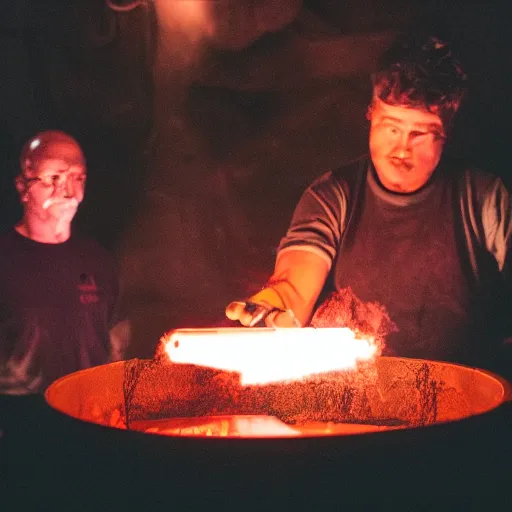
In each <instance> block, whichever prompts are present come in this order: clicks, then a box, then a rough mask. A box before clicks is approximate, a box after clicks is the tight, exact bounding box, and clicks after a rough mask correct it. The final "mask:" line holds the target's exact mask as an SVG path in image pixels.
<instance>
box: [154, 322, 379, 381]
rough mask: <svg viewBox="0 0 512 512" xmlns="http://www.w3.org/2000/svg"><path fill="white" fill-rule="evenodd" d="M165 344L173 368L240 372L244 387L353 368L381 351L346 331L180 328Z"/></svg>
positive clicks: (332, 329) (375, 345)
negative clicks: (187, 366) (189, 366)
mask: <svg viewBox="0 0 512 512" xmlns="http://www.w3.org/2000/svg"><path fill="white" fill-rule="evenodd" d="M162 342H163V344H164V349H165V352H166V353H167V355H168V356H169V359H170V360H171V361H172V362H173V363H187V364H195V365H199V366H206V367H210V368H217V369H220V370H225V371H231V372H238V373H240V375H241V383H242V384H243V385H248V384H267V383H271V382H279V381H286V380H299V379H302V378H304V377H307V376H309V375H313V374H318V373H324V372H330V371H339V370H346V369H352V368H355V367H356V364H357V362H358V361H364V360H369V359H371V358H373V357H375V356H376V355H378V348H379V347H378V344H377V343H376V342H375V341H374V340H373V339H370V338H369V339H361V338H358V337H356V335H355V333H354V332H353V331H351V330H350V329H347V328H321V329H315V328H309V327H306V328H302V329H293V328H290V329H267V328H263V329H247V328H231V329H179V330H176V331H172V332H171V333H168V334H167V335H166V336H164V337H163V338H162Z"/></svg>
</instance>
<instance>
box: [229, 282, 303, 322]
mask: <svg viewBox="0 0 512 512" xmlns="http://www.w3.org/2000/svg"><path fill="white" fill-rule="evenodd" d="M226 316H227V317H228V318H229V319H230V320H238V321H239V322H240V323H241V324H242V325H245V326H246V327H254V326H255V325H256V324H258V323H259V322H261V321H265V324H266V325H268V326H270V327H274V326H278V327H300V324H299V322H298V321H297V320H296V319H295V316H294V315H293V313H292V312H291V310H289V309H288V308H287V307H286V305H285V303H284V301H283V299H282V297H281V295H280V294H279V293H278V292H277V291H276V290H275V289H274V288H272V287H268V288H264V289H263V290H261V291H260V292H258V293H257V294H255V295H253V296H252V297H249V298H248V299H247V300H245V301H234V302H231V303H230V304H229V305H228V306H227V308H226Z"/></svg>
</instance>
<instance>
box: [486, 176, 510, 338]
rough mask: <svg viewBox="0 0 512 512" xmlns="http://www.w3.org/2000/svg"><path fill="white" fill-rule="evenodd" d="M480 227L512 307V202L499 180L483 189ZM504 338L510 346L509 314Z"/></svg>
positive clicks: (508, 306)
mask: <svg viewBox="0 0 512 512" xmlns="http://www.w3.org/2000/svg"><path fill="white" fill-rule="evenodd" d="M482 224H483V228H484V232H485V243H486V247H487V250H488V251H489V252H490V253H491V254H492V255H493V256H494V259H495V260H496V263H497V265H498V268H499V270H500V272H501V276H502V284H503V292H504V294H505V295H504V303H505V307H506V308H507V309H508V308H510V307H511V305H512V200H511V195H510V191H509V190H508V189H507V187H506V186H505V185H504V183H503V181H502V180H501V179H499V178H496V179H495V180H493V181H492V182H491V183H490V185H489V186H488V188H487V191H486V194H485V198H484V202H483V208H482ZM505 318H506V321H505V322H506V325H505V327H504V328H505V338H506V341H507V342H508V343H510V344H511V345H512V312H509V311H507V312H506V313H505Z"/></svg>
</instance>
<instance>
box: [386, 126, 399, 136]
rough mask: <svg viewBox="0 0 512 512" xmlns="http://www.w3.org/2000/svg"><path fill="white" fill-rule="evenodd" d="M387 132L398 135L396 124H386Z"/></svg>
mask: <svg viewBox="0 0 512 512" xmlns="http://www.w3.org/2000/svg"><path fill="white" fill-rule="evenodd" d="M388 132H389V133H390V134H391V135H398V134H399V133H400V130H399V129H398V128H397V127H396V126H388Z"/></svg>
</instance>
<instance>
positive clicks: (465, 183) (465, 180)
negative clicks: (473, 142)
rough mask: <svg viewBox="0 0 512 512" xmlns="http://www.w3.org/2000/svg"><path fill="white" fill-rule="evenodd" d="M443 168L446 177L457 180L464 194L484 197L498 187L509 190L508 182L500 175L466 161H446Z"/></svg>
mask: <svg viewBox="0 0 512 512" xmlns="http://www.w3.org/2000/svg"><path fill="white" fill-rule="evenodd" d="M443 166H444V173H445V175H447V176H449V177H452V178H455V179H456V180H457V182H458V183H459V184H460V187H461V191H462V192H464V193H466V192H471V191H473V192H475V193H477V194H478V195H482V194H486V193H487V192H489V191H491V190H493V189H495V188H496V187H499V188H503V189H505V190H506V189H507V188H508V189H509V187H508V186H507V183H506V181H505V180H503V179H502V177H501V176H500V175H499V174H498V173H495V172H492V171H489V170H486V169H482V168H481V167H478V166H476V165H472V164H470V163H468V162H466V161H465V160H462V159H454V158H452V159H446V160H445V161H444V162H443ZM509 190H510V189H509Z"/></svg>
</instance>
